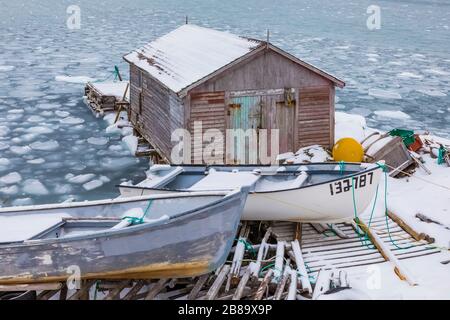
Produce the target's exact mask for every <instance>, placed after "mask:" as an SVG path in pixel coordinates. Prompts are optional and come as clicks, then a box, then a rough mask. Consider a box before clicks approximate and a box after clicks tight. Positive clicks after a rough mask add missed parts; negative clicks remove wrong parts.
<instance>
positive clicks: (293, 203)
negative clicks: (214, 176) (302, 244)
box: [119, 167, 382, 223]
mask: <svg viewBox="0 0 450 320" xmlns="http://www.w3.org/2000/svg"><path fill="white" fill-rule="evenodd" d="M244 169H245V168H244ZM250 169H251V168H250ZM381 174H382V169H381V168H378V167H374V168H372V169H370V170H362V171H361V172H358V173H354V174H350V175H342V177H341V178H340V177H339V176H337V177H336V178H334V179H332V180H331V181H327V182H323V183H320V184H315V185H311V186H305V187H300V188H295V189H288V190H279V191H265V192H258V191H251V192H250V193H249V195H248V198H247V201H246V204H245V208H244V212H243V214H242V220H256V221H258V220H279V221H294V222H311V223H314V222H317V223H319V222H320V223H339V222H345V221H348V220H351V219H352V218H355V206H354V202H353V192H352V187H351V185H352V179H353V184H354V189H353V190H354V199H355V204H356V215H359V214H360V213H362V212H363V211H364V210H365V209H366V208H367V207H368V206H369V204H370V203H371V201H372V199H373V198H374V195H375V193H376V192H377V186H378V184H379V182H380V179H381ZM119 187H120V192H121V195H122V196H124V197H127V196H136V195H148V194H161V193H170V192H173V191H174V190H167V189H158V188H140V187H135V186H132V187H130V186H119ZM177 191H180V190H177Z"/></svg>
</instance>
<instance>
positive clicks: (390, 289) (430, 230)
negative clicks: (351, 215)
mask: <svg viewBox="0 0 450 320" xmlns="http://www.w3.org/2000/svg"><path fill="white" fill-rule="evenodd" d="M374 131H378V130H374V129H372V128H369V127H367V125H366V122H365V119H364V118H363V117H361V116H358V115H352V114H346V113H342V112H337V113H336V134H335V135H336V141H337V140H338V139H340V138H343V137H353V138H355V139H357V140H359V141H361V140H363V139H364V138H366V137H368V136H369V135H370V134H371V133H373V132H374ZM381 133H383V132H381ZM422 138H428V139H430V140H434V141H436V142H438V143H442V144H445V145H448V146H450V140H448V139H444V138H438V137H435V136H422ZM373 139H374V138H369V140H368V141H367V142H368V143H370V141H372V140H373ZM389 139H390V138H389V137H388V138H385V139H383V140H385V141H384V143H385V142H386V141H388V140H389ZM378 144H380V143H376V144H374V145H373V146H372V147H371V148H370V151H371V152H375V151H376V149H377V148H380V147H381V145H378ZM313 148H314V149H316V148H318V147H317V146H313ZM319 148H320V147H319ZM305 149H308V148H302V149H300V150H299V151H298V152H297V153H296V154H295V155H291V156H290V157H289V156H286V157H285V158H286V159H288V160H294V161H295V162H297V163H301V162H310V161H311V157H310V156H308V154H307V153H305ZM421 156H422V158H423V160H424V162H425V163H424V164H425V166H426V167H427V168H428V169H429V170H430V171H431V172H432V174H431V175H428V174H427V173H425V171H424V170H423V169H421V168H417V169H416V171H415V172H414V174H413V175H412V177H406V178H399V179H396V178H391V177H389V176H388V177H387V198H385V190H386V189H385V182H386V180H385V177H384V176H383V177H382V179H381V182H380V185H379V190H378V197H377V202H376V203H374V200H372V203H371V204H370V205H369V206H368V208H367V209H366V210H365V211H364V212H363V213H362V214H361V215H360V216H361V218H362V219H363V220H364V221H365V222H366V223H368V222H369V221H370V214H371V212H372V208H373V209H374V210H373V216H374V217H380V216H384V215H385V209H386V208H385V199H386V200H387V208H388V210H390V211H392V212H393V213H395V214H396V215H397V216H399V217H400V218H401V219H403V220H404V221H405V222H406V223H408V224H409V225H410V226H411V227H412V228H414V229H415V230H416V231H417V232H419V233H425V234H427V235H429V236H431V237H433V238H434V239H435V242H434V243H433V244H431V245H430V246H433V247H437V248H440V249H441V253H439V254H433V255H428V256H423V257H416V258H412V259H406V260H401V261H402V264H403V265H404V267H406V268H407V269H408V271H409V272H410V274H411V275H412V276H413V277H414V279H415V280H416V281H417V282H418V286H410V285H409V284H408V283H407V282H406V281H402V280H400V279H399V278H398V276H397V275H396V274H395V272H394V266H393V265H392V263H391V262H385V263H381V264H375V265H371V266H359V267H353V268H350V269H347V272H348V278H349V281H350V286H351V287H352V289H350V290H343V291H341V292H339V293H338V294H333V295H329V296H322V297H321V299H363V298H366V299H450V287H449V286H450V264H447V265H444V264H441V261H448V260H450V253H449V250H450V168H449V167H447V166H446V165H444V164H441V165H438V164H437V160H436V159H433V158H431V156H430V154H427V153H425V154H422V155H421ZM416 214H423V215H425V216H427V217H428V218H430V219H432V220H434V221H436V222H439V223H440V224H437V223H426V222H423V221H421V220H420V219H418V218H417V217H416Z"/></svg>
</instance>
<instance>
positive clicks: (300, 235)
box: [0, 213, 440, 300]
mask: <svg viewBox="0 0 450 320" xmlns="http://www.w3.org/2000/svg"><path fill="white" fill-rule="evenodd" d="M389 216H390V217H389V219H388V223H389V231H390V235H391V237H392V239H393V240H394V241H395V244H396V245H397V246H398V247H399V248H400V249H399V248H398V247H396V246H395V245H394V244H393V243H392V242H391V240H390V238H389V234H388V230H387V226H386V221H385V218H384V217H380V218H375V219H373V220H372V224H371V228H370V229H371V230H372V231H375V232H376V233H377V234H378V236H379V238H381V239H382V241H383V242H384V246H385V248H386V247H387V248H388V249H387V250H389V251H390V252H391V253H392V254H393V255H395V257H396V258H397V259H398V260H399V261H401V260H405V259H410V258H415V257H420V256H425V255H430V254H435V253H438V252H440V249H439V248H436V247H433V246H430V244H429V243H430V242H432V241H433V239H432V238H430V237H428V236H426V235H424V234H418V233H417V232H415V231H414V230H413V229H412V228H411V227H409V226H408V225H407V224H406V223H405V222H403V221H402V220H401V219H400V218H398V217H397V216H396V215H395V214H393V213H389ZM255 234H258V235H259V240H260V241H261V243H265V242H266V241H267V243H269V241H268V240H269V239H271V240H272V241H271V243H270V244H268V245H267V246H266V248H267V256H266V257H265V258H264V259H261V266H260V267H259V272H258V276H257V277H255V276H252V271H251V268H250V267H249V264H248V262H250V261H253V262H255V259H257V258H256V255H257V253H258V252H259V251H260V250H261V246H262V245H261V243H260V244H257V245H250V244H249V241H251V238H252V237H254V236H255ZM262 234H263V235H264V237H261V235H262ZM239 235H240V236H239V239H240V241H236V243H235V246H234V247H233V249H232V250H231V252H230V255H229V261H227V262H226V263H225V264H224V265H223V266H222V267H221V268H219V269H218V270H216V271H215V272H212V273H210V274H206V275H202V276H200V277H195V278H183V279H170V278H163V279H159V280H142V279H140V280H117V281H111V280H101V279H98V280H91V279H90V280H82V281H81V287H80V289H78V290H68V288H67V286H66V284H65V283H44V284H30V285H27V284H25V285H0V300H1V299H2V295H3V296H4V297H5V298H6V295H5V294H7V293H9V295H8V297H16V299H38V300H48V299H59V300H93V299H97V300H100V299H101V300H118V299H120V300H153V299H156V300H165V299H168V300H185V299H189V300H193V299H197V300H212V299H218V300H231V299H234V300H239V299H256V300H261V299H269V300H279V299H287V298H290V299H292V297H294V299H295V298H296V299H308V298H311V297H313V298H314V293H313V292H312V291H311V290H310V289H308V288H307V287H306V286H304V283H305V282H306V283H307V282H308V281H310V282H311V286H312V287H314V290H317V286H314V281H313V279H316V280H317V278H318V275H319V273H320V272H321V270H330V268H336V269H338V270H345V269H347V268H351V267H356V266H364V265H373V264H377V263H382V262H385V261H386V258H385V256H386V253H385V252H382V251H381V250H380V249H379V247H378V245H377V244H376V243H375V244H376V245H375V246H374V245H373V244H372V243H370V241H366V244H363V243H362V242H361V238H360V236H359V235H358V233H357V232H356V230H355V224H354V223H353V225H352V223H339V224H336V225H332V228H330V226H328V225H322V224H320V225H319V224H300V223H293V222H261V223H260V222H247V223H245V222H244V223H243V225H242V226H241V228H240V233H239ZM247 239H250V240H247ZM296 240H297V241H298V242H297V243H299V244H300V246H298V248H299V249H300V247H301V252H300V253H301V255H302V256H303V258H302V260H303V261H300V263H299V264H301V263H304V265H303V267H306V269H305V270H307V275H308V277H304V278H302V277H301V273H300V275H299V278H300V279H299V280H300V281H294V282H292V280H293V279H294V280H295V279H296V278H297V276H298V273H297V275H295V273H292V275H295V277H292V276H291V277H290V276H289V274H286V272H285V273H284V274H281V276H280V277H278V278H276V277H274V269H272V268H268V266H269V265H270V263H273V262H274V261H277V259H276V258H277V254H278V253H279V252H282V256H281V257H280V258H281V259H278V262H275V265H276V264H277V263H280V261H281V263H282V265H285V267H286V268H285V270H288V269H289V268H291V269H293V270H296V269H297V270H300V269H301V268H300V266H299V265H297V263H296V262H298V260H299V259H298V252H297V254H296V252H295V251H296V248H295V246H296V244H295V242H296ZM274 241H275V243H274ZM240 243H241V245H242V244H244V243H245V246H246V250H245V254H244V255H243V256H242V257H241V258H240V257H239V254H238V253H237V252H238V250H236V248H237V246H238V245H240ZM281 248H282V250H281ZM287 267H289V268H287ZM275 269H276V266H275ZM275 271H276V270H275ZM396 272H399V271H398V270H396ZM400 273H401V272H400ZM400 276H401V274H400ZM14 292H20V293H21V294H20V295H19V294H14Z"/></svg>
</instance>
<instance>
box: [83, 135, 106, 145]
mask: <svg viewBox="0 0 450 320" xmlns="http://www.w3.org/2000/svg"><path fill="white" fill-rule="evenodd" d="M87 142H88V143H90V144H93V145H97V146H103V145H105V144H107V143H108V139H107V138H104V137H90V138H88V139H87Z"/></svg>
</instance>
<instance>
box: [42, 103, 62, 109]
mask: <svg viewBox="0 0 450 320" xmlns="http://www.w3.org/2000/svg"><path fill="white" fill-rule="evenodd" d="M36 107H37V108H38V109H42V110H51V109H56V108H59V107H61V105H60V104H57V103H39V104H37V105H36Z"/></svg>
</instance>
